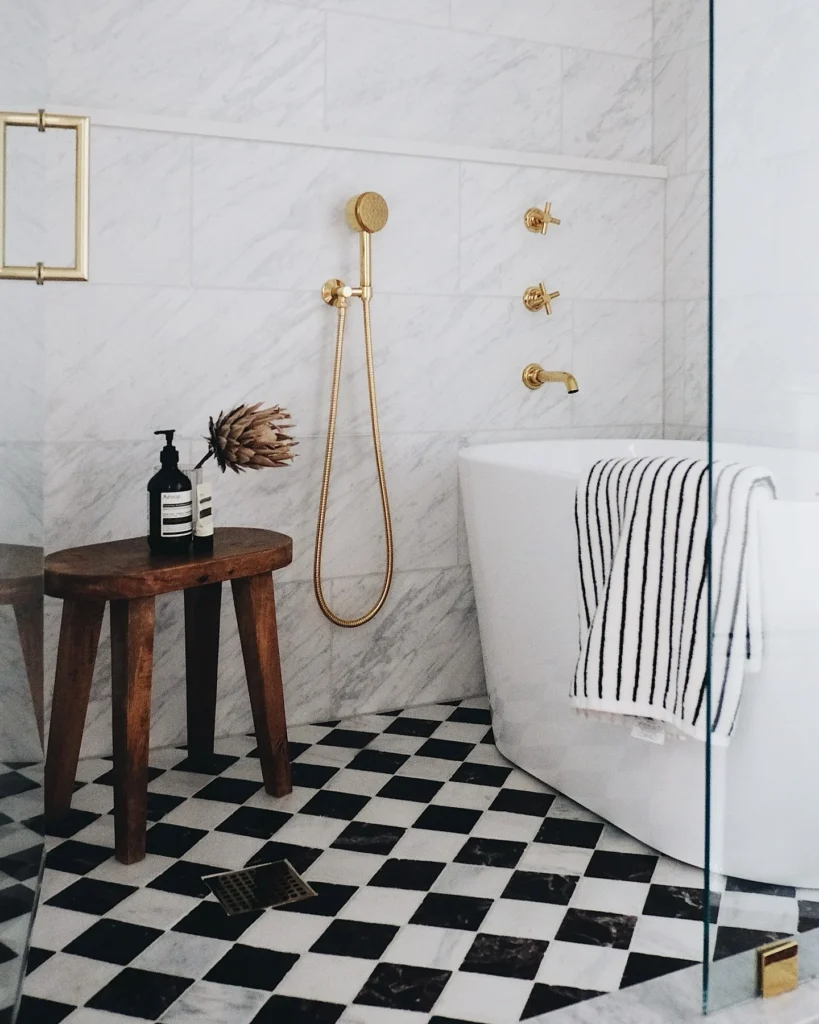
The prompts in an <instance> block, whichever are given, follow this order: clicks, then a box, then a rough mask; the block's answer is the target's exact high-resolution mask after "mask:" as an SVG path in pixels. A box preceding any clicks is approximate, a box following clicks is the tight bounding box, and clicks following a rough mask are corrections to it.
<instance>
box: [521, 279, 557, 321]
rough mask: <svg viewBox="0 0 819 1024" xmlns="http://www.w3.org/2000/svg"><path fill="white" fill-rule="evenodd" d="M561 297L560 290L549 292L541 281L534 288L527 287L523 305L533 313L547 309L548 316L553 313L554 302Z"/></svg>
mask: <svg viewBox="0 0 819 1024" xmlns="http://www.w3.org/2000/svg"><path fill="white" fill-rule="evenodd" d="M559 297H560V292H548V291H546V286H545V285H544V284H543V282H542V281H541V283H540V284H538V285H535V286H534V287H532V288H527V289H526V291H525V292H524V293H523V305H524V306H525V307H526V308H527V309H530V310H531V311H532V312H533V313H537V312H538V311H539V310H541V309H545V310H546V313H547V315H548V316H551V315H552V302H553V301H554V300H555V299H557V298H559Z"/></svg>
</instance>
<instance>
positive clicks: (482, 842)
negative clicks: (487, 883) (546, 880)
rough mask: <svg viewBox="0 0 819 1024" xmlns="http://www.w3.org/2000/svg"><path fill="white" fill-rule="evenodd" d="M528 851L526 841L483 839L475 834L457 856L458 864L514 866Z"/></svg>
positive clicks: (494, 866) (496, 866)
mask: <svg viewBox="0 0 819 1024" xmlns="http://www.w3.org/2000/svg"><path fill="white" fill-rule="evenodd" d="M525 851H526V843H516V842H513V841H512V840H510V839H481V838H479V837H477V836H473V837H471V838H470V839H467V841H466V842H465V843H464V845H463V847H462V849H461V851H460V853H459V854H458V856H457V857H456V858H455V862H456V863H457V864H485V865H487V867H493V868H514V867H517V863H518V861H519V860H520V858H521V857H522V856H523V854H524V852H525Z"/></svg>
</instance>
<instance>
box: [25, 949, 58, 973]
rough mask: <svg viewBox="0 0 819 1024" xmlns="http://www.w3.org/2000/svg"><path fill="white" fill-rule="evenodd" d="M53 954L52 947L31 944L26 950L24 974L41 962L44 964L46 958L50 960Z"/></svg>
mask: <svg viewBox="0 0 819 1024" xmlns="http://www.w3.org/2000/svg"><path fill="white" fill-rule="evenodd" d="M53 956H54V950H53V949H40V947H39V946H31V947H30V948H29V951H28V958H27V959H26V974H31V972H32V971H36V970H37V968H38V967H39V966H40V965H41V964H44V963H45V962H46V960H50V959H51V958H52V957H53Z"/></svg>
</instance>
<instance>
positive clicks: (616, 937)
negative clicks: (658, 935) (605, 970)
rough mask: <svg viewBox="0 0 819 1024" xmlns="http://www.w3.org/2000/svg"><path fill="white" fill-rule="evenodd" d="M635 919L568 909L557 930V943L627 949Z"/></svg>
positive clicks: (593, 911) (594, 911)
mask: <svg viewBox="0 0 819 1024" xmlns="http://www.w3.org/2000/svg"><path fill="white" fill-rule="evenodd" d="M636 924H637V918H636V917H631V916H629V915H626V914H604V913H600V912H599V911H597V910H578V909H575V908H570V909H569V910H567V911H566V916H565V917H564V918H563V921H562V922H561V925H560V928H558V930H557V935H556V936H555V938H556V939H557V940H558V941H559V942H579V943H582V944H583V945H587V946H609V947H610V948H612V949H628V947H629V943H630V942H631V936H632V935H633V933H634V928H635V926H636Z"/></svg>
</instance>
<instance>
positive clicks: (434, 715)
mask: <svg viewBox="0 0 819 1024" xmlns="http://www.w3.org/2000/svg"><path fill="white" fill-rule="evenodd" d="M454 710H455V708H452V707H449V705H448V704H430V705H428V706H425V707H422V708H406V710H404V711H402V712H401V714H400V715H399V716H398V717H399V718H425V719H430V720H432V721H433V722H444V721H446V719H447V718H449V716H450V715H451V714H452V712H453V711H454Z"/></svg>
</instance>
